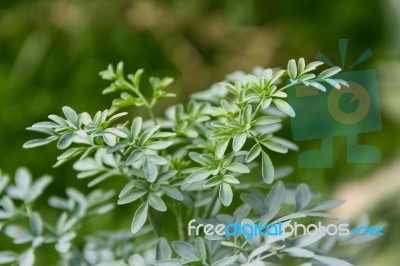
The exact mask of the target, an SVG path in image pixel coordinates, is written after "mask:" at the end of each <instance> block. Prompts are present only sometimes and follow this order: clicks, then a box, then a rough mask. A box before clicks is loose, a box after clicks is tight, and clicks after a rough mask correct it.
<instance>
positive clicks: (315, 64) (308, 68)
mask: <svg viewBox="0 0 400 266" xmlns="http://www.w3.org/2000/svg"><path fill="white" fill-rule="evenodd" d="M323 64H324V63H322V62H320V61H314V62H311V63H309V64H308V65H307V66H306V68H305V69H304V71H303V74H305V73H307V72H310V71H313V70H315V69H316V68H317V67H318V66H320V65H323Z"/></svg>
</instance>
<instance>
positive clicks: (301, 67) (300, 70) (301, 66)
mask: <svg viewBox="0 0 400 266" xmlns="http://www.w3.org/2000/svg"><path fill="white" fill-rule="evenodd" d="M305 67H306V62H305V61H304V58H303V57H302V58H299V61H298V64H297V70H298V73H299V74H302V73H303V71H304V69H305Z"/></svg>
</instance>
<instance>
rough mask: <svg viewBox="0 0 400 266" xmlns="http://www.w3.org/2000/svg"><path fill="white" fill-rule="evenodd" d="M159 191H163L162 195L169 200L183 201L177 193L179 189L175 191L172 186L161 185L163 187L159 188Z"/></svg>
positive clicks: (181, 196)
mask: <svg viewBox="0 0 400 266" xmlns="http://www.w3.org/2000/svg"><path fill="white" fill-rule="evenodd" d="M161 190H162V191H164V193H165V194H166V195H167V196H168V197H170V198H173V199H176V200H183V195H182V193H181V192H180V191H179V189H177V188H176V187H174V186H171V185H163V186H161Z"/></svg>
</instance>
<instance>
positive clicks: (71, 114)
mask: <svg viewBox="0 0 400 266" xmlns="http://www.w3.org/2000/svg"><path fill="white" fill-rule="evenodd" d="M62 111H63V113H64V115H65V117H66V118H67V120H68V121H69V122H71V123H72V124H73V125H76V124H77V122H78V114H77V113H76V112H75V111H74V110H73V109H72V108H71V107H68V106H64V107H63V108H62Z"/></svg>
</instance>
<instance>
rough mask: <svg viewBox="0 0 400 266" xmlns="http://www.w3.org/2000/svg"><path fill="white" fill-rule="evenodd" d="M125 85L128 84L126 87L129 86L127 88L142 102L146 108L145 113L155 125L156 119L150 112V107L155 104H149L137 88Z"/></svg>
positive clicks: (151, 111)
mask: <svg viewBox="0 0 400 266" xmlns="http://www.w3.org/2000/svg"><path fill="white" fill-rule="evenodd" d="M127 84H128V86H129V88H130V89H131V90H132V91H133V92H134V93H136V95H137V96H138V97H139V98H140V99H141V100H142V101H143V104H144V106H145V107H146V109H147V112H148V113H149V116H150V118H151V120H152V121H153V123H154V124H155V125H157V120H156V117H155V116H154V113H153V110H152V107H153V105H154V103H155V102H154V101H152V102H151V104H150V103H149V101H148V100H147V99H146V97H144V95H143V94H142V93H141V92H140V91H139V90H138V89H137V88H135V87H134V86H132V85H131V84H129V83H128V82H127Z"/></svg>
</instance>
